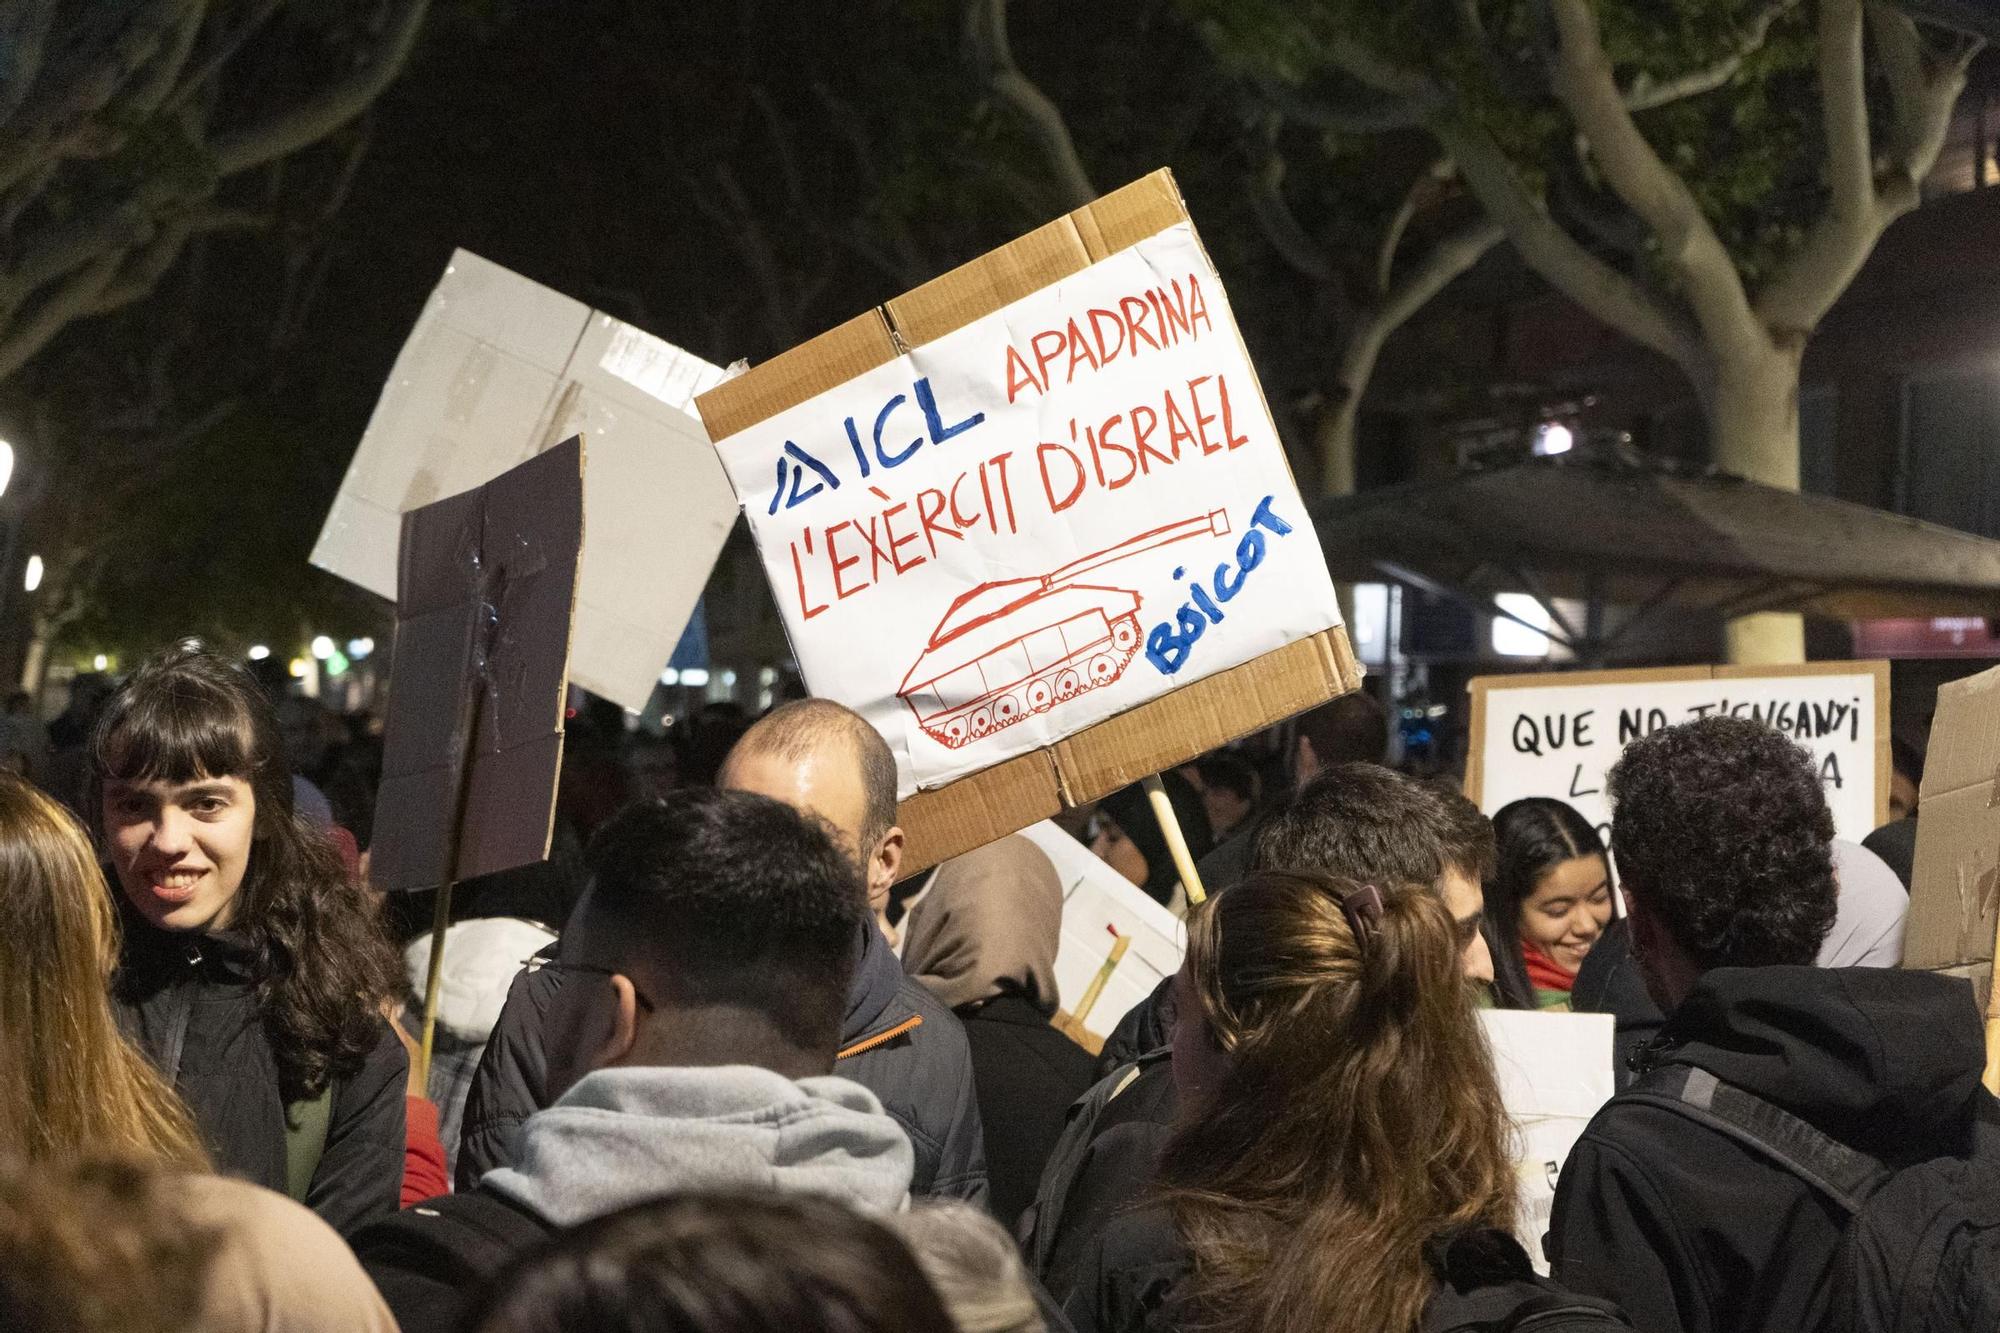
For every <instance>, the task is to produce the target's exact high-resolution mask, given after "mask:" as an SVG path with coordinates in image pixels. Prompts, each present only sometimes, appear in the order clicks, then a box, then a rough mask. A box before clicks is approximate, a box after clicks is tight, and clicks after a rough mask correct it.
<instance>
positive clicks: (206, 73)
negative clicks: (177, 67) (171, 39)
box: [166, 0, 285, 110]
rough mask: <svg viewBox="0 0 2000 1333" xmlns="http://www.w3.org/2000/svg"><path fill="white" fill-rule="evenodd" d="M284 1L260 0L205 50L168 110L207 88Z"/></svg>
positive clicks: (177, 91)
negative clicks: (210, 81)
mask: <svg viewBox="0 0 2000 1333" xmlns="http://www.w3.org/2000/svg"><path fill="white" fill-rule="evenodd" d="M284 5H285V0H258V3H257V4H256V5H254V6H252V7H251V9H250V11H249V12H248V13H247V14H245V15H244V16H243V17H242V18H241V19H239V20H237V23H236V26H235V27H233V28H231V29H230V30H229V31H228V32H227V33H225V34H224V35H223V36H222V37H220V38H219V39H217V40H216V42H215V43H214V45H213V46H211V47H210V48H209V49H208V50H206V51H204V52H202V56H201V63H200V64H199V65H197V66H195V68H194V71H193V72H192V73H191V74H189V75H188V76H187V78H186V79H185V80H183V81H182V83H181V86H180V87H179V88H178V89H176V90H175V91H174V94H173V96H172V97H171V98H170V99H169V100H168V102H167V103H166V106H167V109H168V110H174V109H176V108H178V107H181V106H184V105H186V104H187V102H188V100H189V99H190V98H192V97H194V96H195V95H196V94H197V93H199V92H200V91H201V90H202V89H204V88H206V87H208V85H209V80H211V79H213V78H214V77H215V75H216V73H217V72H218V71H219V70H221V68H222V67H223V66H224V65H226V64H228V63H229V60H230V57H232V56H234V55H235V54H236V53H237V52H238V51H240V50H242V49H243V44H244V43H245V42H247V41H249V40H250V39H251V38H252V37H254V36H256V35H257V34H258V33H259V32H260V31H262V30H263V28H264V25H265V24H267V23H269V22H270V21H271V19H272V18H273V17H274V16H275V15H276V14H277V12H278V11H279V10H280V9H282V8H284Z"/></svg>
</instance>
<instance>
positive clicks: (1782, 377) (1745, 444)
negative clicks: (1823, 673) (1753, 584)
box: [1703, 339, 1806, 665]
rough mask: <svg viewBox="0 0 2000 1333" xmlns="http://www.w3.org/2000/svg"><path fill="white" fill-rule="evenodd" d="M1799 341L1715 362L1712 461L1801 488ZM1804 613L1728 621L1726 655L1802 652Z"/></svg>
mask: <svg viewBox="0 0 2000 1333" xmlns="http://www.w3.org/2000/svg"><path fill="white" fill-rule="evenodd" d="M1803 352H1804V340H1803V339H1801V340H1799V341H1798V342H1797V343H1796V344H1795V345H1793V346H1789V347H1781V346H1773V347H1771V348H1770V349H1769V351H1768V352H1767V353H1765V354H1762V355H1755V356H1738V357H1730V358H1726V359H1719V360H1718V361H1717V363H1716V365H1715V366H1714V370H1713V375H1712V377H1711V378H1710V381H1709V384H1708V385H1707V386H1706V388H1707V392H1706V393H1705V394H1704V395H1703V397H1704V399H1705V403H1704V406H1705V407H1706V409H1707V414H1708V430H1709V441H1710V447H1711V449H1712V451H1713V456H1714V458H1715V462H1716V466H1718V467H1720V468H1721V469H1722V470H1723V471H1725V472H1733V473H1735V474H1737V475H1738V476H1742V477H1746V478H1748V479H1749V480H1751V481H1756V482H1762V483H1763V484H1764V485H1766V486H1776V487H1778V488H1780V489H1782V490H1788V491H1796V490H1797V489H1798V488H1799V361H1800V358H1801V356H1802V355H1803ZM1805 634H1806V631H1805V619H1804V617H1802V616H1800V615H1798V614H1796V613H1791V612H1763V613H1760V614H1757V615H1748V616H1739V617H1737V618H1736V619H1734V620H1732V621H1730V622H1729V627H1728V652H1729V660H1730V661H1731V662H1735V663H1739V664H1757V665H1777V664H1785V663H1793V662H1803V661H1805V657H1806V639H1805Z"/></svg>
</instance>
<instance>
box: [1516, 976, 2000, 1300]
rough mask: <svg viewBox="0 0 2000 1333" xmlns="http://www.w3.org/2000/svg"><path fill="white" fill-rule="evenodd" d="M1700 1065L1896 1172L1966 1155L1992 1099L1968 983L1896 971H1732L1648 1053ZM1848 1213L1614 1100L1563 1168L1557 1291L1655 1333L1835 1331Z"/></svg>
mask: <svg viewBox="0 0 2000 1333" xmlns="http://www.w3.org/2000/svg"><path fill="white" fill-rule="evenodd" d="M1669 1062H1671V1063H1679V1064H1688V1065H1693V1066H1695V1067H1697V1068H1700V1069H1705V1070H1707V1071H1708V1072H1709V1073H1711V1074H1714V1075H1715V1076H1716V1077H1717V1078H1719V1079H1721V1080H1723V1081H1724V1082H1726V1083H1730V1084H1734V1085H1735V1086H1736V1087H1738V1088H1741V1089H1743V1090H1744V1091H1746V1092H1750V1093H1752V1094H1754V1095H1756V1096H1758V1097H1761V1098H1763V1099H1764V1100H1765V1101H1767V1102H1770V1103H1772V1104H1774V1105H1776V1106H1778V1107H1780V1108H1782V1109H1784V1110H1786V1111H1789V1112H1791V1113H1792V1114H1793V1115H1796V1116H1798V1117H1800V1118H1801V1119H1803V1120H1805V1121H1807V1122H1808V1123H1810V1124H1811V1125H1813V1126H1814V1127H1815V1128H1817V1129H1818V1130H1819V1131H1820V1132H1821V1133H1823V1134H1826V1135H1828V1136H1830V1137H1832V1138H1834V1139H1836V1140H1839V1141H1840V1142H1842V1143H1845V1144H1847V1145H1848V1146H1849V1147H1851V1148H1854V1149H1856V1150H1857V1151H1860V1152H1864V1153H1868V1154H1870V1155H1872V1156H1875V1157H1877V1158H1879V1159H1881V1160H1882V1161H1883V1162H1884V1163H1885V1164H1887V1165H1889V1166H1890V1167H1892V1168H1894V1167H1899V1166H1903V1165H1908V1164H1910V1163H1912V1162H1915V1161H1920V1160H1923V1159H1926V1158H1930V1157H1935V1156H1940V1155H1945V1154H1952V1155H1960V1154H1963V1153H1964V1152H1965V1151H1966V1150H1967V1148H1968V1147H1969V1143H1970V1138H1971V1132H1972V1124H1973V1117H1974V1113H1975V1111H1976V1109H1977V1108H1978V1106H1979V1105H1980V1103H1981V1102H1982V1101H1983V1100H1984V1099H1985V1098H1986V1096H1987V1094H1986V1093H1985V1091H1984V1089H1982V1088H1981V1087H1980V1086H1979V1076H1980V1071H1981V1068H1982V1067H1983V1065H1984V1062H1985V1052H1984V1049H1983V1043H1982V1039H1981V1033H1980V1025H1979V1017H1978V1014H1977V1013H1976V1012H1975V1008H1974V1004H1973V1000H1972V993H1971V988H1970V986H1969V985H1968V984H1967V983H1966V982H1964V981H1962V980H1956V979H1953V978H1947V977H1940V976H1934V975H1930V974H1927V973H1921V972H1898V971H1891V970H1888V969H1885V968H1872V967H1857V968H1838V969H1829V968H1813V967H1762V968H1720V969H1717V970H1716V971H1713V972H1710V973H1708V974H1707V975H1706V976H1704V977H1702V979H1701V980H1700V982H1699V983H1698V984H1697V985H1696V987H1695V989H1694V991H1693V993H1692V994H1691V995H1689V997H1688V998H1687V1000H1686V1001H1684V1002H1683V1003H1682V1004H1681V1006H1680V1007H1679V1008H1678V1009H1676V1010H1675V1011H1674V1013H1673V1014H1672V1016H1671V1017H1669V1018H1668V1020H1667V1024H1666V1026H1665V1027H1664V1028H1662V1029H1661V1031H1660V1034H1659V1036H1658V1037H1657V1038H1656V1039H1655V1040H1654V1041H1653V1042H1652V1043H1651V1044H1649V1045H1648V1046H1647V1047H1646V1048H1644V1049H1643V1050H1642V1051H1641V1052H1640V1063H1641V1064H1656V1063H1669ZM1845 1225H1846V1218H1845V1215H1844V1214H1842V1213H1841V1212H1839V1210H1838V1209H1837V1208H1836V1207H1835V1206H1834V1205H1833V1204H1831V1203H1829V1202H1827V1201H1826V1200H1824V1199H1822V1198H1821V1197H1820V1195H1819V1194H1818V1193H1817V1192H1815V1191H1814V1190H1813V1189H1811V1188H1810V1187H1808V1186H1807V1185H1806V1184H1805V1183H1804V1182H1803V1181H1801V1180H1799V1179H1798V1178H1797V1177H1796V1176H1794V1175H1793V1174H1791V1173H1790V1172H1788V1171H1786V1170H1784V1169H1783V1168H1781V1167H1779V1166H1777V1165H1776V1164H1775V1163H1773V1162H1771V1161H1769V1160H1767V1159H1766V1158H1764V1157H1763V1156H1762V1155H1760V1154H1759V1153H1757V1152H1755V1151H1754V1150H1752V1149H1750V1148H1748V1147H1746V1146H1744V1145H1742V1144H1740V1143H1738V1142H1737V1141H1736V1140H1735V1139H1733V1138H1730V1137H1727V1136H1725V1135H1723V1134H1722V1133H1720V1132H1718V1131H1716V1130H1712V1129H1710V1128H1708V1127H1706V1126H1704V1125H1701V1124H1699V1123H1697V1122H1695V1121H1693V1120H1691V1119H1688V1118H1687V1117H1685V1116H1682V1115H1679V1114H1677V1113H1676V1112H1674V1111H1671V1110H1668V1109H1666V1108H1663V1107H1657V1106H1650V1105H1646V1104H1643V1103H1635V1102H1632V1101H1630V1100H1628V1099H1627V1098H1625V1097H1623V1096H1620V1097H1614V1098H1612V1100H1611V1101H1610V1102H1608V1103H1606V1104H1605V1106H1604V1108H1603V1109H1602V1110H1600V1111H1599V1112H1598V1113H1597V1115H1596V1117H1595V1118H1593V1119H1592V1121H1591V1122H1590V1125H1589V1127H1588V1128H1587V1129H1586V1130H1585V1131H1584V1134H1583V1137H1582V1138H1580V1139H1579V1140H1578V1141H1577V1145H1576V1148H1575V1150H1574V1151H1572V1152H1571V1154H1570V1157H1569V1161H1568V1162H1567V1163H1566V1164H1565V1165H1564V1166H1563V1169H1562V1175H1561V1178H1560V1180H1559V1181H1558V1183H1557V1186H1556V1197H1555V1207H1554V1212H1553V1214H1552V1216H1551V1218H1550V1227H1549V1236H1548V1240H1547V1243H1546V1244H1547V1250H1548V1253H1549V1257H1550V1260H1551V1262H1552V1263H1553V1266H1554V1272H1555V1277H1556V1279H1557V1280H1558V1281H1560V1282H1562V1283H1564V1284H1565V1285H1567V1286H1570V1287H1572V1288H1575V1289H1576V1290H1578V1291H1583V1292H1588V1293H1590V1294H1592V1295H1597V1296H1603V1297H1606V1298H1607V1299H1610V1300H1614V1301H1617V1302H1618V1303H1619V1304H1620V1305H1622V1306H1623V1307H1624V1308H1625V1311H1626V1313H1627V1314H1629V1315H1630V1316H1631V1317H1632V1321H1633V1322H1634V1323H1635V1324H1636V1325H1637V1326H1638V1327H1639V1328H1641V1329H1643V1330H1648V1333H1680V1330H1686V1333H1710V1330H1720V1329H1730V1330H1744V1331H1745V1333H1749V1331H1751V1330H1773V1331H1774V1333H1775V1330H1780V1329H1782V1330H1786V1333H1795V1331H1796V1330H1801V1329H1814V1328H1819V1327H1823V1326H1824V1321H1825V1319H1826V1315H1827V1310H1826V1301H1827V1289H1828V1286H1829V1270H1830V1267H1831V1265H1832V1262H1833V1258H1834V1254H1835V1250H1836V1247H1837V1246H1838V1245H1839V1243H1840V1239H1841V1235H1842V1232H1843V1231H1844V1229H1845Z"/></svg>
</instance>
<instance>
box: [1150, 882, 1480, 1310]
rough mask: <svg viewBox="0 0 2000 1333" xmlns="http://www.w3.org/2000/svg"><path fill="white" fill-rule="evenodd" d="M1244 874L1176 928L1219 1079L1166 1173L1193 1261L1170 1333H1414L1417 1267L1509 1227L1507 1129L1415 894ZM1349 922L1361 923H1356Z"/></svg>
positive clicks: (1422, 892)
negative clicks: (1285, 1332)
mask: <svg viewBox="0 0 2000 1333" xmlns="http://www.w3.org/2000/svg"><path fill="white" fill-rule="evenodd" d="M1367 893H1368V891H1367V890H1364V889H1363V888H1362V887H1361V886H1359V885H1357V884H1356V883H1354V882H1353V881H1351V880H1341V879H1335V878H1333V877H1331V876H1326V875H1314V874H1302V873H1296V872H1287V871H1255V872H1252V874H1251V875H1250V876H1249V877H1248V878H1247V879H1245V880H1243V881H1242V882H1241V883H1240V884H1237V885H1236V886H1235V887H1234V888H1231V889H1230V890H1229V891H1228V892H1227V893H1221V894H1217V895H1216V896H1215V897H1213V898H1210V899H1209V900H1208V901H1207V902H1206V903H1205V904H1203V905H1202V906H1201V907H1199V908H1197V909H1196V910H1195V911H1194V913H1193V914H1191V915H1190V916H1189V918H1188V950H1187V963H1186V966H1187V978H1188V981H1189V983H1190V989H1191V991H1192V994H1193V998H1194V1002H1195V1008H1196V1012H1195V1013H1193V1014H1190V1013H1188V1012H1187V1011H1186V1008H1185V1007H1183V1010H1182V1013H1181V1014H1180V1019H1179V1021H1181V1022H1183V1023H1185V1022H1189V1021H1199V1022H1201V1023H1202V1024H1203V1025H1204V1026H1205V1027H1206V1028H1207V1031H1208V1035H1209V1036H1210V1038H1211V1039H1213V1041H1214V1042H1215V1043H1216V1045H1217V1046H1218V1047H1220V1048H1221V1050H1222V1051H1223V1053H1224V1054H1225V1055H1226V1056H1227V1057H1228V1062H1229V1068H1228V1072H1227V1074H1225V1075H1224V1076H1223V1078H1222V1079H1221V1081H1220V1083H1219V1084H1218V1085H1217V1087H1216V1088H1215V1090H1214V1093H1213V1095H1212V1099H1211V1100H1210V1101H1209V1103H1208V1104H1207V1105H1206V1106H1204V1107H1202V1108H1201V1110H1200V1112H1199V1114H1198V1116H1196V1117H1195V1118H1193V1119H1192V1120H1190V1121H1188V1122H1186V1123H1184V1124H1182V1125H1181V1126H1180V1127H1179V1128H1178V1129H1177V1130H1176V1132H1175V1134H1174V1137H1173V1138H1172V1139H1171V1140H1170V1141H1169V1142H1168V1144H1167V1147H1166V1150H1165V1152H1164V1153H1163V1155H1162V1157H1161V1161H1160V1170H1159V1179H1160V1182H1161V1184H1162V1186H1163V1187H1164V1198H1165V1202H1166V1205H1167V1207H1168V1209H1169V1211H1170V1212H1171V1214H1172V1217H1173V1221H1174V1226H1175V1229H1176V1231H1177V1232H1178V1233H1179V1234H1180V1236H1181V1239H1182V1240H1183V1241H1184V1242H1185V1243H1186V1245H1187V1247H1188V1250H1189V1251H1190V1253H1191V1254H1192V1255H1193V1258H1194V1274H1193V1278H1192V1280H1191V1281H1190V1283H1189V1284H1188V1288H1187V1294H1186V1296H1185V1302H1186V1305H1185V1311H1184V1313H1185V1314H1186V1315H1188V1316H1191V1318H1192V1322H1191V1323H1183V1324H1181V1325H1179V1326H1181V1327H1191V1328H1201V1329H1204V1330H1215V1331H1218V1333H1262V1330H1266V1329H1274V1328H1311V1329H1315V1330H1324V1333H1363V1330H1366V1333H1381V1331H1382V1330H1395V1331H1396V1333H1407V1331H1409V1330H1414V1329H1415V1328H1416V1327H1417V1325H1418V1321H1419V1318H1420V1316H1421V1315H1422V1313H1423V1308H1424V1305H1425V1303H1426V1301H1427V1300H1428V1299H1429V1297H1430V1294H1431V1292H1432V1291H1433V1290H1434V1288H1435V1285H1436V1279H1435V1277H1434V1275H1433V1273H1432V1270H1431V1268H1430V1265H1429V1263H1428V1261H1427V1260H1426V1258H1425V1247H1426V1246H1428V1245H1430V1244H1431V1243H1432V1242H1433V1241H1435V1240H1437V1239H1438V1238H1439V1237H1441V1236H1444V1235H1447V1234H1449V1233H1452V1232H1455V1231H1458V1230H1461V1229H1464V1228H1467V1227H1489V1228H1496V1229H1502V1228H1506V1227H1508V1226H1510V1225H1512V1223H1513V1220H1514V1205H1515V1176H1514V1163H1513V1156H1512V1153H1511V1151H1510V1144H1509V1137H1510V1129H1509V1125H1508V1121H1507V1114H1506V1111H1505V1110H1504V1108H1503V1107H1502V1106H1501V1102H1500V1089H1499V1085H1498V1083H1497V1082H1496V1080H1495V1077H1494V1072H1493V1059H1492V1056H1491V1055H1490V1054H1489V1053H1488V1051H1487V1047H1486V1038H1485V1036H1484V1034H1483V1032H1482V1030H1481V1028H1480V1025H1479V1023H1478V1021H1477V1019H1476V1018H1475V1016H1474V1015H1473V1012H1472V1009H1471V1006H1470V1005H1469V1004H1468V1003H1467V1002H1466V995H1465V985H1464V982H1463V980H1462V978H1461V972H1460V969H1461V964H1460V958H1459V954H1460V947H1459V939H1458V928H1457V923H1456V922H1454V921H1453V920H1452V916H1451V913H1450V911H1449V910H1448V909H1447V908H1446V907H1445V905H1444V901H1443V900H1442V899H1441V898H1440V897H1439V896H1438V894H1437V891H1436V890H1435V889H1433V888H1432V887H1431V886H1430V885H1428V884H1412V885H1402V886H1398V887H1393V888H1389V889H1387V890H1385V891H1383V892H1382V893H1381V895H1380V908H1379V912H1377V913H1375V914H1373V924H1372V928H1370V927H1364V929H1367V930H1368V933H1367V935H1366V937H1365V938H1364V939H1359V940H1358V939H1357V938H1356V937H1355V930H1354V926H1353V924H1352V922H1351V921H1350V920H1349V917H1348V914H1347V911H1346V909H1345V908H1344V907H1343V905H1342V904H1343V903H1344V902H1348V901H1355V900H1357V896H1359V900H1360V901H1363V902H1365V901H1366V900H1367V899H1366V895H1367ZM1362 919H1363V920H1364V921H1365V920H1367V919H1368V918H1367V917H1366V916H1364V917H1363V918H1362Z"/></svg>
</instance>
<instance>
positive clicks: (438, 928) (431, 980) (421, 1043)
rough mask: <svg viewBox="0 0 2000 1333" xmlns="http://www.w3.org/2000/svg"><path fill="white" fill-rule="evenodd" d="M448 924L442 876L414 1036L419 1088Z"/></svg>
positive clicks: (425, 1077) (427, 1074)
mask: <svg viewBox="0 0 2000 1333" xmlns="http://www.w3.org/2000/svg"><path fill="white" fill-rule="evenodd" d="M450 924H451V881H450V880H446V881H445V882H444V887H443V888H441V889H439V890H438V896H437V910H436V911H434V912H432V913H431V961H430V967H429V969H428V970H427V971H426V973H425V975H424V1027H423V1031H422V1033H420V1034H419V1035H418V1038H417V1068H416V1071H415V1072H416V1081H417V1086H418V1087H420V1088H429V1087H430V1085H431V1037H432V1035H433V1034H434V1033H435V1032H436V1031H437V1014H438V985H439V982H440V980H441V979H442V978H443V976H444V935H445V928H446V927H447V926H449V925H450ZM425 1095H426V1096H428V1095H429V1094H428V1093H426V1094H425Z"/></svg>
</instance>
